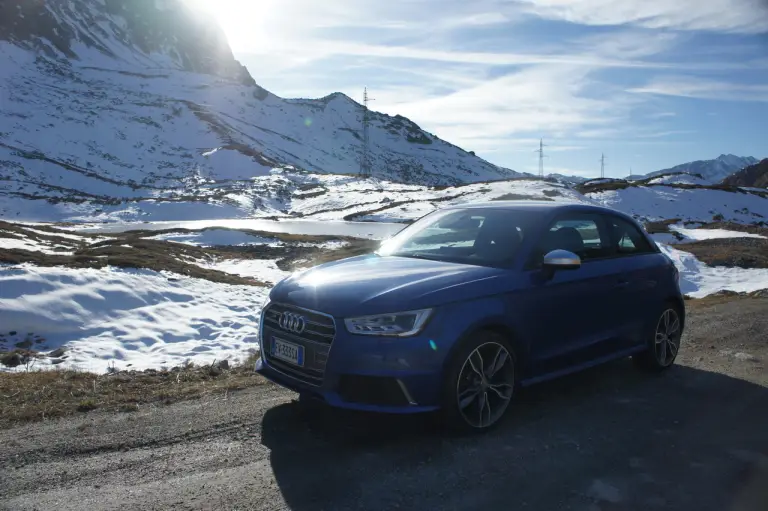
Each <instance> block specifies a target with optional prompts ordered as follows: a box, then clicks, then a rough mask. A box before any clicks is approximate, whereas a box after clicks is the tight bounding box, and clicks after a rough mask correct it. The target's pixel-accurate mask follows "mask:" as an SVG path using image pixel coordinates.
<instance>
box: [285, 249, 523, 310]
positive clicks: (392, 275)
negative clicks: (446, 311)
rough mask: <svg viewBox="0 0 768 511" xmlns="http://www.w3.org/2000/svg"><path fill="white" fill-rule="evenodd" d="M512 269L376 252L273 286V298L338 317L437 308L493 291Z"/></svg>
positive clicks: (322, 266)
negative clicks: (493, 285)
mask: <svg viewBox="0 0 768 511" xmlns="http://www.w3.org/2000/svg"><path fill="white" fill-rule="evenodd" d="M508 272H509V270H503V269H498V268H489V267H484V266H473V265H467V264H457V263H449V262H442V261H430V260H425V259H414V258H407V257H394V256H386V257H381V256H378V255H375V254H371V255H366V256H359V257H353V258H350V259H344V260H341V261H336V262H333V263H327V264H324V265H321V266H317V267H315V268H312V269H310V270H307V271H304V272H299V273H297V274H294V275H292V276H290V277H288V278H287V279H285V280H283V281H282V282H280V283H279V284H278V285H277V286H275V288H274V289H273V290H272V292H271V294H270V298H271V300H272V301H275V302H281V303H286V304H291V305H296V306H299V307H305V308H308V309H313V310H316V311H320V312H325V313H327V314H332V315H334V316H338V317H348V316H350V315H366V314H378V313H385V312H397V311H404V310H414V309H420V308H426V307H433V306H438V305H442V304H445V303H449V302H453V301H457V300H466V299H471V298H474V297H477V296H480V295H484V294H488V284H489V280H494V279H499V278H500V277H502V276H503V275H505V274H507V273H508Z"/></svg>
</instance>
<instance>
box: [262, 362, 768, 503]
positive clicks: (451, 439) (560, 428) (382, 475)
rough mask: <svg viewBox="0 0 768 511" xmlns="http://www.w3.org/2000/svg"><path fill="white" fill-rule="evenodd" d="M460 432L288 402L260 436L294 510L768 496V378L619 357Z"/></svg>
mask: <svg viewBox="0 0 768 511" xmlns="http://www.w3.org/2000/svg"><path fill="white" fill-rule="evenodd" d="M510 412H511V413H509V414H508V418H507V419H506V420H505V421H504V422H503V423H502V424H500V425H499V426H498V427H497V428H495V429H494V430H492V431H490V432H487V433H485V434H482V435H470V436H457V435H453V434H450V433H448V432H447V431H445V430H444V428H442V427H441V424H440V421H439V417H437V416H436V415H429V416H390V415H379V414H364V413H352V412H344V411H337V410H332V409H327V408H325V407H314V406H307V405H304V404H299V403H291V404H285V405H281V406H278V407H275V408H273V409H271V410H268V411H267V413H266V414H265V416H264V419H263V424H262V442H263V444H264V445H265V446H266V447H268V448H269V449H270V451H271V453H270V462H271V466H272V469H273V471H274V476H275V480H276V481H277V484H278V485H279V486H280V490H281V492H282V495H283V497H284V499H285V501H286V503H287V505H288V506H289V508H290V509H293V510H297V511H304V510H312V511H316V510H318V509H334V510H336V509H366V510H369V509H392V508H396V507H400V508H401V509H416V508H419V509H472V510H474V509H479V508H484V509H513V508H514V509H518V508H526V506H527V508H528V509H546V510H550V509H561V508H562V509H565V508H567V509H593V510H597V509H602V510H607V509H611V510H613V509H621V510H625V509H633V510H634V509H637V510H643V511H645V510H648V509H675V510H680V509H691V510H693V509H695V510H697V511H700V510H705V509H713V510H715V509H716V510H718V511H758V510H761V511H765V510H766V509H768V389H766V388H765V387H762V386H760V385H757V384H754V383H750V382H747V381H744V380H740V379H735V378H732V377H729V376H725V375H722V374H719V373H713V372H707V371H702V370H699V369H694V368H690V367H685V366H676V367H674V368H672V369H671V370H669V371H667V372H666V373H664V374H661V375H649V374H647V373H642V372H639V371H636V370H634V368H632V367H631V363H630V362H629V361H619V362H615V363H612V364H608V365H606V366H603V367H600V368H596V369H593V370H589V371H585V372H582V373H580V374H577V375H573V376H570V377H566V378H562V379H559V380H556V381H552V382H548V383H544V384H540V385H537V386H534V387H531V388H529V389H522V390H521V391H520V392H519V393H518V395H517V398H516V401H515V403H514V408H513V409H512V410H510Z"/></svg>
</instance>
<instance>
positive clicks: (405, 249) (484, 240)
mask: <svg viewBox="0 0 768 511" xmlns="http://www.w3.org/2000/svg"><path fill="white" fill-rule="evenodd" d="M540 218H541V214H540V213H538V214H537V213H536V212H534V211H520V210H511V209H496V208H471V209H470V208H468V209H459V210H455V209H451V210H445V211H440V212H437V213H433V214H431V215H428V216H426V217H424V218H422V219H421V220H419V221H418V222H416V223H414V224H413V225H411V226H410V227H407V228H406V229H403V230H402V231H401V232H400V233H399V234H397V235H396V236H394V237H393V238H392V239H390V240H388V241H386V242H385V243H384V244H382V246H381V248H380V249H379V250H378V251H377V254H379V255H380V256H399V257H413V258H420V259H433V260H436V261H449V262H460V263H466V264H476V265H481V266H499V265H504V264H506V263H509V262H510V261H511V260H512V259H513V258H514V257H515V256H516V255H517V253H518V251H519V250H520V246H521V244H522V242H523V240H524V239H525V237H526V236H528V235H530V232H531V231H532V230H533V229H535V227H536V226H537V225H538V223H539V222H538V219H540Z"/></svg>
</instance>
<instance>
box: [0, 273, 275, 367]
mask: <svg viewBox="0 0 768 511" xmlns="http://www.w3.org/2000/svg"><path fill="white" fill-rule="evenodd" d="M169 277H172V278H169ZM266 294H267V289H262V288H257V287H250V286H233V285H226V284H217V283H213V282H209V281H206V280H199V279H191V278H185V277H181V276H177V275H173V276H169V275H162V274H159V273H156V272H152V271H135V270H134V271H129V270H120V269H115V268H105V269H100V270H95V269H69V268H58V267H57V268H40V267H35V266H31V265H21V266H13V267H11V266H0V310H2V311H3V314H2V316H3V323H2V326H1V327H0V329H2V331H0V334H6V335H7V334H8V333H9V332H11V331H16V332H17V336H23V335H26V334H27V333H30V334H34V335H40V336H42V337H43V338H44V339H45V342H44V344H42V346H40V347H39V348H38V349H40V348H43V349H47V350H54V349H56V348H58V347H60V346H64V345H66V347H67V348H68V352H67V354H68V355H69V358H67V359H66V360H65V362H64V363H63V364H62V365H60V366H58V367H62V366H63V367H69V368H75V369H79V370H86V371H95V372H104V371H106V370H107V367H108V366H111V365H114V367H115V368H117V369H139V370H141V369H147V368H161V367H169V368H170V367H173V366H175V365H180V364H182V363H184V362H185V361H186V360H193V361H194V362H195V363H211V362H213V360H222V359H225V358H230V359H231V358H234V357H241V356H245V355H246V354H247V351H248V350H253V349H256V348H257V340H258V338H257V336H258V327H259V311H260V307H261V305H262V303H263V301H264V300H265V298H266ZM44 363H45V362H42V361H40V362H38V364H44Z"/></svg>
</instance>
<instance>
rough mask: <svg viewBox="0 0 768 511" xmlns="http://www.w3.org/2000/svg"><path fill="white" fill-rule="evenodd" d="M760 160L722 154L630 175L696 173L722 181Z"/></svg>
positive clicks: (641, 177) (642, 177) (651, 176)
mask: <svg viewBox="0 0 768 511" xmlns="http://www.w3.org/2000/svg"><path fill="white" fill-rule="evenodd" d="M758 161H759V160H758V159H757V158H754V157H752V156H736V155H734V154H721V155H720V156H718V157H717V158H713V159H711V160H695V161H690V162H686V163H681V164H680V165H675V166H674V167H670V168H668V169H662V170H657V171H654V172H649V173H648V174H637V175H632V176H629V179H630V180H632V181H639V180H642V179H649V178H653V177H659V176H663V175H671V174H696V175H698V176H699V177H700V178H701V179H702V180H704V181H707V182H709V183H710V184H716V183H719V182H721V181H722V180H723V179H725V178H726V177H728V176H730V175H731V174H733V173H734V172H737V171H739V170H741V169H743V168H745V167H748V166H749V165H754V164H756V163H757V162H758Z"/></svg>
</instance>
